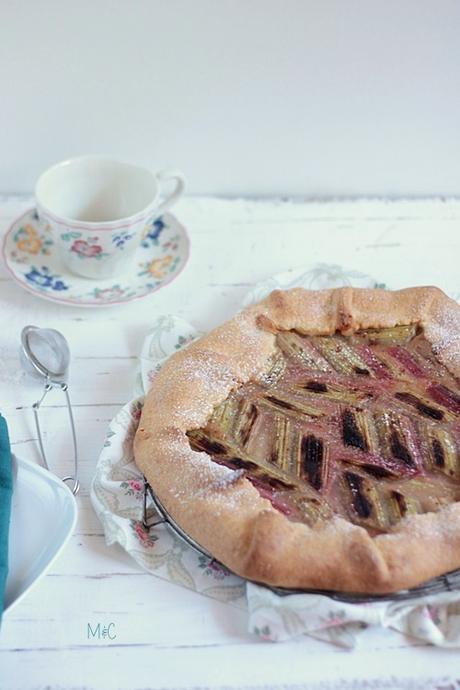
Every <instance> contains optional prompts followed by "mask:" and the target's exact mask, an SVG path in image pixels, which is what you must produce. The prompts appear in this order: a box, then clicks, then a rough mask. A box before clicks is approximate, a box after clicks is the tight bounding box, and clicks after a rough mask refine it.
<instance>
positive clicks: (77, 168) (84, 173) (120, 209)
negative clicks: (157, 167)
mask: <svg viewBox="0 0 460 690" xmlns="http://www.w3.org/2000/svg"><path fill="white" fill-rule="evenodd" d="M170 180H172V181H174V183H175V188H174V190H173V192H172V193H170V194H169V196H167V197H165V198H164V199H163V200H162V201H160V198H159V197H160V184H161V182H163V181H164V182H167V181H170ZM184 188H185V179H184V176H183V175H182V173H180V172H178V171H176V170H165V171H161V172H158V173H153V172H150V171H149V170H147V169H146V168H142V167H139V166H137V165H131V164H130V163H123V162H121V161H117V160H113V159H111V158H107V157H105V156H81V157H79V158H72V159H70V160H66V161H63V162H62V163H57V164H56V165H53V166H52V167H51V168H48V170H46V171H45V172H44V173H43V174H42V175H41V176H40V177H39V179H38V181H37V184H36V187H35V199H36V204H37V211H38V214H39V217H40V218H41V219H43V220H45V221H46V222H48V223H49V224H50V226H51V227H52V230H53V234H54V237H55V240H56V242H57V244H58V246H59V249H60V252H61V257H62V260H63V261H64V263H65V265H66V266H67V268H68V269H69V270H70V271H72V272H73V273H76V274H77V275H80V276H84V277H86V278H110V277H112V276H114V275H116V274H119V273H122V272H124V271H126V270H127V269H129V268H130V265H131V263H132V260H133V258H134V254H135V251H136V249H137V247H138V246H139V244H140V241H141V239H142V235H143V232H144V228H145V226H146V225H148V224H149V223H151V222H152V221H153V220H155V218H158V217H159V216H161V215H162V214H163V213H164V212H165V211H166V210H167V209H169V208H171V206H172V205H173V204H174V203H175V202H176V201H177V200H178V199H179V197H180V196H181V195H182V193H183V191H184Z"/></svg>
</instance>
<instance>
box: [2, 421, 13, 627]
mask: <svg viewBox="0 0 460 690" xmlns="http://www.w3.org/2000/svg"><path fill="white" fill-rule="evenodd" d="M12 474H13V472H12V463H11V450H10V440H9V437H8V427H7V425H6V421H5V418H4V417H2V416H1V415H0V619H1V616H2V612H3V596H4V593H5V584H6V576H7V574H8V532H9V527H10V514H11V495H12V493H13V476H12Z"/></svg>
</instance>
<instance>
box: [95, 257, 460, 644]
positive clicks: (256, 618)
mask: <svg viewBox="0 0 460 690" xmlns="http://www.w3.org/2000/svg"><path fill="white" fill-rule="evenodd" d="M342 285H354V286H355V287H367V288H372V287H385V286H384V285H383V284H381V283H378V282H377V281H376V280H375V279H374V278H372V277H371V276H367V275H364V274H362V273H358V272H357V271H353V270H347V269H344V268H342V267H341V266H336V265H334V266H330V265H325V264H317V265H315V266H311V267H309V268H302V269H298V270H292V271H287V272H286V273H282V274H279V275H277V276H274V277H273V278H270V279H268V280H267V281H264V282H263V283H260V284H258V285H256V287H255V288H254V289H253V290H252V291H251V292H250V293H249V295H248V296H247V297H246V299H245V300H244V304H245V305H247V304H251V303H253V302H256V301H259V300H260V299H262V298H263V297H265V296H266V295H267V294H269V292H271V290H274V289H275V288H283V289H287V288H290V287H298V286H301V287H306V288H315V289H320V288H327V287H339V286H342ZM200 335H201V334H200V333H199V332H197V331H196V330H195V329H194V328H193V326H191V325H190V324H189V323H188V322H186V321H184V320H183V319H180V318H178V317H175V316H163V317H161V318H159V319H158V320H157V321H156V322H155V324H154V326H153V328H152V329H151V330H150V332H149V333H148V334H147V336H146V338H145V341H144V345H143V348H142V352H141V356H140V368H139V372H138V376H137V377H136V382H135V393H136V395H137V396H140V397H138V398H137V399H136V400H134V401H132V402H131V403H129V404H128V405H126V406H125V407H124V408H123V409H122V410H121V412H120V413H119V414H118V415H117V416H116V417H115V419H114V420H113V421H112V423H111V425H110V428H109V431H108V434H107V439H106V443H105V446H104V449H103V451H102V453H101V456H100V458H99V461H98V464H97V469H96V475H95V478H94V481H93V484H92V488H91V499H92V502H93V506H94V508H95V510H96V513H97V514H98V516H99V518H100V519H101V522H102V524H103V526H104V531H105V536H106V541H107V544H112V543H114V542H118V543H120V544H121V546H122V547H123V548H124V549H125V550H126V551H127V552H128V553H130V555H131V556H132V557H133V558H134V559H135V560H136V561H137V562H138V563H139V564H140V565H141V566H142V567H144V568H146V569H147V570H148V571H149V572H152V573H155V575H157V576H160V577H164V578H166V579H168V580H171V581H173V582H176V583H178V584H182V585H183V586H185V587H188V588H191V589H194V590H196V591H198V592H200V593H201V594H205V595H207V596H210V597H213V598H216V599H220V600H223V601H227V602H232V603H233V604H235V605H237V606H247V609H248V627H249V630H250V631H251V632H253V633H254V634H256V635H258V636H259V637H260V638H261V639H264V640H270V641H282V640H287V639H289V638H291V637H295V636H297V635H300V634H305V633H307V634H309V635H312V636H313V637H317V638H319V639H322V640H325V641H328V642H331V643H332V644H336V645H339V646H342V647H348V648H351V647H354V646H355V644H356V642H357V635H358V633H359V632H360V631H362V630H364V629H365V628H367V627H369V626H383V627H388V628H393V629H394V630H397V631H399V632H401V633H405V634H408V635H411V636H412V637H416V638H419V639H421V640H424V641H426V642H429V643H431V644H433V645H437V646H443V647H460V591H454V592H445V593H441V594H435V595H430V596H426V597H423V598H418V599H415V600H414V599H412V600H408V601H397V602H377V603H371V604H369V603H366V604H351V603H344V602H340V601H336V600H334V599H331V598H330V597H327V596H324V595H318V594H289V595H285V596H281V595H278V594H276V593H275V592H273V591H272V590H270V589H268V588H266V587H263V586H260V585H256V584H253V583H251V582H245V581H244V580H242V579H241V578H239V577H237V576H236V575H233V574H231V573H229V572H228V571H227V570H226V569H225V568H224V567H222V566H220V565H218V564H217V563H215V562H214V561H211V560H210V559H208V558H206V557H205V556H201V555H200V554H197V553H196V552H195V551H194V550H193V549H192V548H190V547H189V546H187V545H186V544H185V543H184V542H183V541H182V540H180V539H178V538H177V537H175V536H174V535H173V534H172V533H171V531H170V530H169V529H168V528H167V527H165V526H163V525H160V526H158V527H155V528H153V529H151V530H150V531H148V532H147V531H146V530H145V529H144V528H143V526H142V522H141V519H140V518H141V515H142V476H141V474H140V472H139V470H138V468H137V467H136V465H135V464H134V459H133V454H132V440H133V437H134V433H135V430H136V428H137V423H138V420H139V416H140V411H141V408H142V400H143V398H142V395H143V394H144V392H145V391H147V390H148V388H149V386H150V384H151V381H152V380H153V378H154V376H155V374H156V372H157V371H158V370H159V369H160V368H161V366H162V364H163V362H164V361H165V359H167V358H168V357H169V356H170V355H171V354H173V353H174V352H175V351H177V350H179V349H180V348H181V347H183V346H184V345H186V344H187V343H189V342H191V341H192V340H194V339H195V338H197V337H199V336H200Z"/></svg>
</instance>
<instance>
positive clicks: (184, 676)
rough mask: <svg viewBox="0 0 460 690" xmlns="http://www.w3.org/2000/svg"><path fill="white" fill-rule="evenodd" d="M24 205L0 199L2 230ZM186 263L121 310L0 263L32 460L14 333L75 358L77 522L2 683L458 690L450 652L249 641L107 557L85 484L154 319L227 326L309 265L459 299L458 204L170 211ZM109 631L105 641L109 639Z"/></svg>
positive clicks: (8, 654)
mask: <svg viewBox="0 0 460 690" xmlns="http://www.w3.org/2000/svg"><path fill="white" fill-rule="evenodd" d="M30 205H31V200H30V199H25V198H21V197H7V198H1V199H0V229H1V231H2V232H4V231H5V230H6V228H7V227H8V225H9V223H10V221H11V220H12V219H13V218H14V217H15V216H16V215H17V214H19V213H20V212H21V211H23V210H24V209H26V208H27V207H28V206H30ZM177 215H178V217H179V218H180V219H181V220H182V221H183V222H184V223H185V225H186V226H187V227H188V229H189V232H190V237H191V242H192V254H191V259H190V263H189V265H188V267H187V268H186V270H185V271H184V272H183V273H182V275H180V277H179V278H178V279H177V280H176V281H175V282H174V283H173V284H171V285H170V286H168V287H166V288H165V289H163V290H161V291H160V292H158V293H156V294H154V295H152V296H151V297H149V298H147V299H144V300H140V301H137V302H133V303H131V304H128V305H126V306H121V307H115V308H112V309H104V310H94V311H93V310H85V309H78V308H67V307H63V306H57V305H54V304H51V303H48V302H45V301H42V300H39V299H37V298H35V297H34V296H32V295H30V294H28V293H26V292H24V291H23V290H21V288H19V287H18V286H17V285H15V284H14V283H13V282H12V281H11V280H10V278H9V276H8V275H7V273H6V271H5V269H4V268H3V267H0V308H1V312H0V313H1V328H0V409H1V410H2V412H3V413H4V415H5V416H6V417H7V419H8V423H9V427H10V434H11V437H12V442H13V448H14V451H15V452H16V454H18V455H19V456H21V457H24V458H27V459H32V460H38V453H37V442H36V441H37V439H36V434H35V430H34V426H33V417H32V411H31V403H32V402H33V401H34V400H35V399H36V396H37V391H38V389H37V388H34V387H33V385H31V384H30V382H27V383H26V382H25V381H24V379H22V378H21V377H20V375H19V374H18V373H17V372H18V368H19V361H18V342H19V333H20V330H21V328H22V327H23V326H24V325H25V324H28V323H33V324H36V325H40V326H48V327H54V328H58V329H60V330H61V331H62V332H63V333H64V334H65V336H66V337H67V339H68V340H69V342H70V345H71V350H72V354H73V369H72V375H71V382H70V386H71V389H70V390H71V393H72V400H73V404H74V410H75V418H76V423H77V425H78V432H79V443H80V449H81V482H82V488H81V491H80V493H79V495H78V498H77V500H78V507H79V520H78V525H77V528H76V530H75V534H74V535H73V537H72V539H71V541H70V543H69V544H68V546H67V548H66V549H65V551H64V553H63V554H62V555H61V556H60V557H59V559H58V560H57V562H56V563H55V565H54V566H53V568H52V570H51V572H49V573H48V575H47V576H46V577H44V578H43V579H42V580H41V581H40V582H39V584H37V586H36V588H35V589H34V590H33V591H32V592H31V593H30V595H29V596H27V597H26V598H25V600H24V601H23V602H22V603H21V604H19V605H18V607H17V608H16V610H15V611H14V612H12V614H11V616H10V617H8V618H7V619H6V620H5V622H4V625H3V627H2V630H1V633H0V688H2V689H4V690H14V689H18V690H19V689H21V690H26V689H27V690H39V689H44V688H59V689H69V688H103V689H104V690H112V689H115V688H117V689H126V690H137V689H140V688H147V687H148V688H192V687H212V688H223V687H226V688H243V687H245V688H246V687H251V688H294V687H308V688H339V687H340V688H343V687H345V688H380V687H381V688H430V689H432V688H433V689H434V688H438V689H440V688H449V689H450V688H460V651H455V650H451V651H447V650H437V649H433V648H430V647H426V646H422V645H420V644H417V643H415V642H414V641H411V640H408V639H404V638H403V637H402V636H400V635H398V634H397V633H393V632H391V631H377V630H368V631H366V632H364V633H363V634H362V637H361V642H360V646H359V648H358V649H356V650H354V651H353V652H348V651H344V650H340V649H337V648H334V647H332V646H330V645H327V644H325V643H320V642H318V641H315V640H313V639H311V638H308V637H302V638H300V639H296V640H295V641H292V642H289V643H284V644H279V645H274V644H271V643H263V642H260V641H258V640H257V639H255V638H254V637H253V636H251V635H249V634H248V632H247V630H246V625H247V624H246V616H245V613H244V612H243V611H242V610H241V609H238V608H236V607H234V606H231V605H227V604H223V603H220V602H217V601H213V600H209V599H206V598H204V597H202V596H200V595H198V594H195V593H193V592H190V591H188V590H186V589H184V588H181V587H178V586H175V585H172V584H170V583H168V582H165V581H163V580H160V579H158V578H156V577H154V576H151V575H149V574H146V573H144V572H142V571H140V570H139V568H138V567H137V565H136V564H135V563H134V562H132V561H131V560H130V559H129V558H128V557H127V556H126V555H125V554H124V552H123V551H122V550H121V549H120V548H115V547H110V548H107V547H106V546H105V542H104V538H103V534H102V529H101V525H100V524H99V522H98V520H97V518H96V516H95V514H94V512H93V510H92V507H91V504H90V501H89V484H90V480H91V477H92V475H93V471H94V467H95V463H96V460H97V457H98V454H99V451H100V448H101V444H102V442H103V439H104V435H105V431H106V427H107V424H108V422H109V420H110V419H111V418H112V416H113V415H114V414H115V413H116V411H117V410H118V409H119V407H120V406H121V405H123V404H124V403H125V402H126V401H127V400H128V399H129V398H130V397H131V390H132V382H133V374H134V370H135V367H136V356H137V354H138V353H139V350H140V346H141V343H142V340H143V337H144V334H145V332H146V330H147V329H148V327H149V324H150V323H151V321H152V320H153V319H154V318H155V317H156V316H157V315H160V314H162V313H174V314H178V315H181V316H184V317H186V318H187V319H188V320H189V321H191V322H192V323H194V324H195V325H196V326H197V327H198V328H200V329H203V330H205V329H209V328H210V327H212V326H215V325H216V324H218V323H219V322H221V321H223V320H225V319H226V318H227V317H229V316H230V315H232V314H233V313H234V311H235V310H236V309H237V308H238V307H239V305H240V303H241V299H242V297H243V295H244V294H245V293H246V292H247V290H248V289H249V288H250V287H251V286H252V285H253V284H254V283H255V282H257V281H260V280H261V279H263V278H265V277H268V276H269V275H271V274H273V273H276V272H279V271H282V270H285V269H286V268H289V267H295V266H300V265H302V264H306V263H311V262H326V263H338V264H342V265H344V266H348V267H350V268H355V269H357V270H361V271H364V272H367V273H371V274H372V275H375V276H376V277H377V278H378V279H379V280H381V281H383V282H385V283H387V284H388V285H389V286H391V287H402V286H406V285H411V284H430V283H434V284H437V285H439V286H440V287H443V288H444V289H445V290H447V291H449V292H450V293H456V294H457V295H458V296H460V284H459V283H458V282H457V276H458V260H459V246H460V202H450V201H427V202H406V203H401V202H400V203H384V202H375V203H371V202H354V203H343V204H337V203H324V204H304V203H296V204H294V203H290V202H287V201H262V202H248V201H223V200H213V199H186V200H184V201H182V202H181V204H180V206H178V207H177ZM66 422H67V420H66V416H65V409H64V408H63V407H62V400H60V399H56V400H52V399H50V401H49V402H47V406H46V410H45V414H44V424H45V425H46V428H47V430H48V432H47V440H48V443H49V444H51V446H52V448H53V460H54V462H55V466H56V469H57V471H58V472H59V473H66V472H67V470H68V469H70V467H71V457H72V453H71V443H70V438H69V435H68V433H67V427H66ZM88 623H90V624H91V625H92V626H96V625H97V623H101V625H109V624H110V623H113V624H114V625H113V626H112V628H111V632H112V633H113V634H115V635H116V637H115V638H114V639H112V640H111V639H100V640H97V639H88ZM113 634H112V637H113Z"/></svg>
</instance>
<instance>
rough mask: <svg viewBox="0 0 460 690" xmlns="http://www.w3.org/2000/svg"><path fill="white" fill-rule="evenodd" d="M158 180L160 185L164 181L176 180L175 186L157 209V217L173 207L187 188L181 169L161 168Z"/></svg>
mask: <svg viewBox="0 0 460 690" xmlns="http://www.w3.org/2000/svg"><path fill="white" fill-rule="evenodd" d="M157 180H158V184H159V186H160V187H161V183H162V182H169V181H170V180H174V182H175V187H174V189H173V191H172V192H171V194H170V195H169V196H167V197H165V198H164V199H163V201H162V202H161V203H160V204H159V205H158V206H157V208H156V209H155V216H156V217H158V216H162V215H163V213H164V212H165V211H167V210H168V209H169V208H171V206H173V204H175V203H176V201H178V200H179V199H180V197H181V196H182V194H183V193H184V190H185V177H184V175H183V174H182V173H181V172H180V171H179V170H160V172H157Z"/></svg>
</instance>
